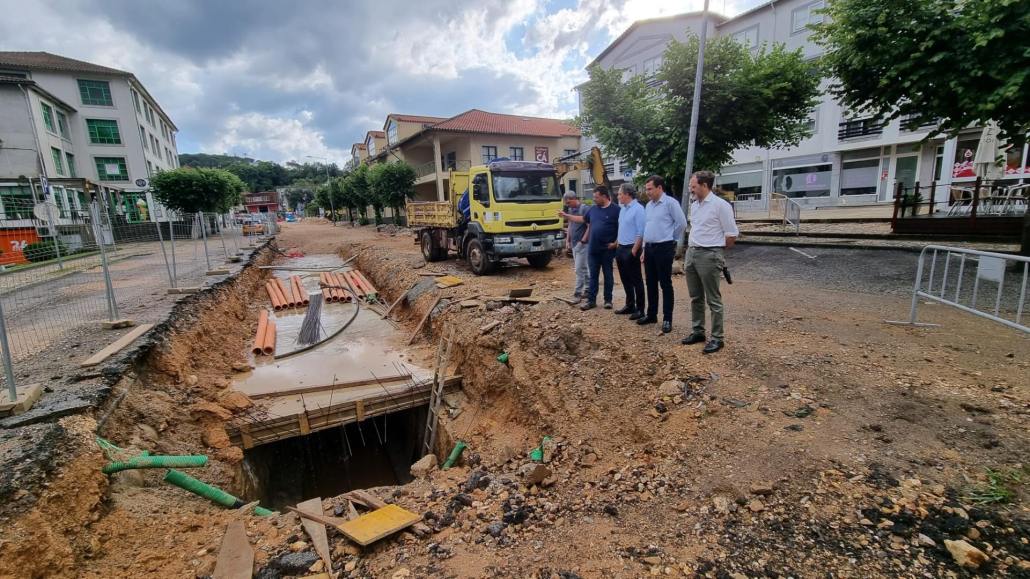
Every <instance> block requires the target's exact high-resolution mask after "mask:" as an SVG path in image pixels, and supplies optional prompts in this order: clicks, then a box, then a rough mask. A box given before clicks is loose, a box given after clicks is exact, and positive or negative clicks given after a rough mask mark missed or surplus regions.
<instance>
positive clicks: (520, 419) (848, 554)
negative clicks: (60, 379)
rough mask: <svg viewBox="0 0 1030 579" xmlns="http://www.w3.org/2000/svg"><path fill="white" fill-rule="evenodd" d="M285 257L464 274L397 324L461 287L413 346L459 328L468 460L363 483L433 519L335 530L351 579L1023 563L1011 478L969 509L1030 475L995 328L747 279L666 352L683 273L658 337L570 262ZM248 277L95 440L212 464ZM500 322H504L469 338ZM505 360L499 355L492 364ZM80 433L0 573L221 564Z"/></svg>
mask: <svg viewBox="0 0 1030 579" xmlns="http://www.w3.org/2000/svg"><path fill="white" fill-rule="evenodd" d="M279 247H280V248H283V249H287V248H294V247H296V248H298V249H301V250H304V251H307V252H308V253H318V252H325V251H326V250H327V249H329V248H332V249H333V250H341V253H342V254H343V255H348V256H349V255H352V254H353V253H357V254H358V256H359V257H358V258H357V261H356V264H357V265H358V267H359V268H360V269H361V270H362V271H363V272H365V273H366V275H368V276H369V277H370V278H372V280H373V281H374V282H375V284H376V285H377V287H378V288H379V290H380V291H381V292H383V293H384V294H385V297H386V298H387V300H388V301H390V302H392V301H393V300H394V299H396V298H397V297H398V296H399V295H400V294H401V292H404V291H406V290H408V289H409V288H411V287H412V286H413V285H414V284H416V283H417V282H419V281H420V280H421V279H423V278H422V277H420V276H419V275H418V273H419V272H426V271H436V272H446V273H450V274H453V275H457V276H458V277H460V278H462V279H463V281H464V284H463V285H460V286H457V287H454V288H449V289H446V290H436V289H435V288H434V289H429V291H425V292H423V293H421V295H419V297H418V298H417V299H416V300H415V301H414V303H411V304H407V305H404V306H399V309H398V316H397V317H398V318H399V320H400V321H401V322H402V323H403V324H404V325H406V326H407V327H408V328H409V330H413V329H414V327H415V324H417V323H418V321H419V320H420V319H421V318H422V316H423V315H424V314H425V313H426V310H427V309H428V308H429V307H430V305H431V304H432V303H433V302H434V301H435V299H436V296H438V295H443V296H446V297H448V298H450V300H449V301H445V302H443V303H444V304H445V305H444V306H443V307H442V308H441V309H439V310H437V312H436V314H435V315H434V316H433V318H432V321H431V322H430V324H429V326H430V328H429V329H428V330H426V331H425V333H424V334H423V336H422V337H421V338H420V339H419V341H418V342H417V348H418V352H417V354H419V355H420V356H421V357H422V358H423V359H431V355H432V353H433V352H435V346H436V344H437V341H438V340H439V339H440V338H441V336H442V335H443V333H444V331H445V328H451V327H453V328H455V331H456V340H457V347H456V348H455V355H454V357H453V360H452V369H453V371H454V372H455V373H459V374H462V375H463V376H464V397H463V403H462V404H461V406H460V407H459V408H457V409H455V410H454V411H453V412H452V416H453V418H452V419H451V420H449V421H448V422H447V424H446V434H447V436H445V442H444V443H443V444H444V445H449V443H450V442H452V441H453V440H456V439H460V440H463V441H466V442H467V443H468V444H469V450H467V451H466V454H465V455H464V458H463V461H462V463H461V464H460V466H459V467H457V468H454V469H451V470H447V471H436V472H434V473H433V474H432V475H430V477H429V478H426V479H419V480H417V481H415V482H413V483H410V484H409V485H405V486H403V487H398V488H394V489H377V490H376V492H378V493H379V494H380V496H383V497H384V498H387V499H388V500H389V501H390V502H397V503H398V504H400V505H402V506H404V507H406V508H408V509H411V510H414V511H415V512H418V513H421V514H424V519H425V522H426V523H427V524H428V525H430V526H431V527H432V528H433V530H434V533H433V534H432V535H430V536H428V537H426V538H422V539H415V538H414V537H412V536H410V535H405V536H400V537H395V538H391V539H387V540H384V541H381V542H379V543H378V544H376V545H374V546H373V547H371V548H369V549H366V550H365V551H364V552H360V551H358V550H356V549H354V548H353V547H350V546H349V545H347V542H346V541H345V540H344V539H343V538H342V537H341V536H340V535H339V534H337V533H336V532H335V531H331V532H330V541H331V543H332V546H333V548H334V557H333V562H334V567H336V568H337V569H338V570H342V569H343V568H344V567H345V566H346V567H347V568H348V569H349V571H347V572H344V573H343V576H361V577H403V576H410V577H429V576H441V577H487V576H490V577H495V576H507V577H575V576H581V577H634V576H642V575H671V576H679V575H687V576H691V575H696V576H711V577H756V576H770V577H777V576H794V577H826V576H834V577H896V576H912V577H915V576H946V575H954V576H965V575H968V574H976V573H982V574H997V575H1011V576H1021V575H1022V576H1026V575H1027V574H1028V573H1030V570H1028V567H1027V565H1028V563H1027V561H1030V547H1028V546H1027V537H1028V528H1030V527H1028V525H1027V519H1028V512H1027V509H1026V503H1025V502H1024V499H1025V496H1024V495H1025V487H1023V486H1020V485H1019V484H1018V483H1012V484H1011V485H1010V486H1011V487H1012V489H1013V491H1014V492H1015V496H1014V498H1013V499H1012V501H1011V502H1009V503H1007V504H1004V505H1000V506H984V507H980V506H976V505H974V504H972V503H971V501H969V500H968V499H967V498H966V494H967V492H968V490H969V488H970V485H971V484H973V483H979V482H982V481H983V480H984V473H985V469H986V468H992V469H996V470H1005V471H1006V472H1020V471H1022V472H1024V480H1026V477H1028V476H1030V474H1026V471H1025V466H1024V465H1023V464H1022V463H1021V461H1025V457H1026V456H1028V450H1030V448H1028V444H1027V441H1028V439H1027V435H1026V432H1027V429H1026V427H1027V416H1028V414H1030V410H1028V408H1030V400H1028V386H1030V384H1028V381H1027V379H1026V376H1027V375H1028V373H1027V369H1028V362H1027V360H1028V359H1030V357H1028V354H1030V344H1028V343H1027V341H1026V340H1025V339H1024V338H1022V337H1020V336H1017V335H1016V334H1015V333H1013V332H1010V331H1009V330H1006V329H1003V328H1001V327H999V326H995V325H993V324H991V323H989V322H986V321H981V320H977V319H974V318H971V317H968V316H966V315H964V314H961V313H959V312H950V311H936V310H935V311H934V317H935V321H941V322H943V323H944V324H945V328H946V330H941V329H910V328H902V327H894V326H885V325H883V324H882V320H883V319H884V318H888V317H897V315H899V314H898V312H900V311H904V309H905V306H904V299H903V298H899V297H892V296H883V295H872V294H863V293H860V292H849V293H842V292H833V291H829V290H820V289H815V288H809V287H802V286H799V285H798V284H796V283H789V282H780V281H776V280H762V281H748V280H746V279H742V280H738V281H737V283H735V284H734V285H733V288H732V290H727V291H726V293H725V296H726V301H727V312H728V315H727V326H728V328H729V333H730V336H731V339H732V341H731V342H730V343H729V345H728V347H727V349H726V350H724V351H723V352H720V353H719V354H717V355H715V356H711V357H703V356H701V354H700V352H699V350H698V349H697V348H688V347H684V346H681V345H679V339H678V338H679V337H680V335H681V333H682V331H683V329H684V328H685V327H686V324H687V322H686V321H685V320H684V318H685V317H686V316H687V315H688V314H686V312H685V307H684V305H685V303H686V299H685V295H684V294H685V288H684V287H683V282H682V279H678V280H676V282H675V283H676V284H677V286H676V287H677V290H678V291H679V292H680V296H681V297H680V300H679V303H680V304H681V305H679V307H678V308H677V312H676V315H677V316H678V317H677V330H676V332H675V333H673V334H670V335H665V336H663V335H661V334H658V333H657V332H656V331H655V330H654V329H653V328H654V326H649V327H646V328H640V327H638V326H636V325H633V324H630V323H628V322H627V321H626V320H625V319H622V318H619V317H616V316H614V315H613V314H612V312H610V311H606V310H602V309H598V310H594V311H591V312H586V313H583V312H580V311H579V310H578V309H575V308H573V307H570V306H569V305H567V304H565V303H563V302H560V301H556V300H551V299H548V298H549V297H550V296H551V295H561V296H566V295H567V294H568V293H570V289H569V288H570V280H571V275H570V274H571V267H570V266H569V263H568V261H567V260H564V259H560V260H556V261H555V262H554V263H552V265H551V266H550V267H549V268H547V269H545V270H534V269H531V268H528V267H525V266H522V267H513V268H506V269H504V270H503V271H501V272H500V273H498V274H497V275H495V276H491V277H475V276H473V275H471V273H470V272H469V271H468V270H467V268H465V267H464V266H463V265H462V264H460V263H459V262H457V261H454V260H450V261H446V262H441V263H433V264H424V262H423V261H422V259H421V257H420V255H419V253H418V246H417V245H416V244H415V243H414V242H413V239H412V237H411V236H409V235H405V234H403V233H400V234H396V235H390V234H386V233H375V232H374V230H373V229H372V228H368V227H365V228H356V229H351V228H342V227H341V228H336V229H331V228H330V227H328V226H326V225H323V224H318V223H315V222H304V223H298V224H291V225H288V226H287V227H286V228H285V229H284V231H283V233H282V234H281V235H280V236H279ZM735 273H736V272H735ZM261 279H262V273H261V272H260V271H258V270H256V269H254V270H250V271H248V272H247V273H246V274H244V276H243V277H242V278H241V279H240V281H239V282H238V283H237V284H236V286H235V287H234V288H233V289H231V290H227V291H226V292H224V294H223V295H221V296H219V298H218V299H216V300H210V301H208V302H205V304H206V305H205V306H204V307H201V308H199V309H198V310H197V311H196V316H194V317H193V318H192V319H191V320H189V321H182V322H181V323H180V324H178V325H177V330H176V333H175V335H174V336H172V337H170V339H169V340H168V343H167V344H166V345H165V347H163V348H160V352H159V353H158V354H156V355H155V356H154V358H153V359H152V360H151V361H150V364H149V367H148V368H147V369H141V371H140V373H139V375H138V376H134V377H126V380H125V385H126V386H127V387H128V394H127V395H126V397H125V399H124V401H123V402H122V403H121V405H120V406H119V408H118V410H117V411H116V412H115V413H114V414H113V416H112V418H111V419H110V423H109V426H107V428H106V429H105V430H103V431H102V432H103V434H104V436H105V437H107V438H109V439H111V440H112V441H115V442H119V443H125V445H129V444H130V443H131V444H132V445H134V447H135V448H148V449H152V450H154V449H156V450H157V451H160V452H167V453H175V454H181V453H187V452H205V449H204V446H203V443H202V441H201V433H202V432H203V430H204V429H205V428H208V427H210V426H217V424H218V420H217V419H215V418H210V417H208V416H209V415H210V413H206V414H205V413H204V412H199V413H197V412H195V413H193V415H191V413H190V409H191V408H193V409H195V410H196V409H197V407H196V405H197V404H198V403H202V402H210V403H217V401H218V400H219V394H220V393H221V391H222V390H223V389H224V387H225V386H226V385H227V380H228V378H229V376H230V370H229V369H230V368H231V366H232V365H233V363H235V362H239V361H242V360H243V359H244V354H243V353H244V352H245V351H246V346H247V341H248V340H249V339H250V337H251V336H250V333H251V332H252V330H253V326H254V325H255V324H256V311H257V309H256V304H254V303H252V302H251V300H250V296H253V295H254V294H255V288H258V287H260V281H261ZM423 283H426V284H427V285H429V284H428V283H427V282H423ZM430 287H431V286H430ZM513 287H533V288H534V293H533V296H534V297H539V298H544V300H543V301H542V302H541V303H539V304H536V305H529V304H515V305H509V306H506V307H504V308H501V309H497V310H492V311H488V310H487V309H486V308H484V307H475V308H462V307H460V306H459V305H458V303H457V302H458V301H460V299H464V298H469V297H473V296H477V295H478V296H490V295H503V294H505V293H506V291H507V289H509V288H513ZM416 291H418V290H416ZM620 292H621V290H620V289H619V288H617V289H616V293H617V295H618V294H619V293H620ZM491 307H492V306H491ZM491 320H498V321H501V322H502V323H501V325H499V326H498V327H495V328H494V329H492V330H491V331H490V332H489V333H486V334H485V335H482V334H481V331H480V328H481V327H482V326H483V325H484V324H485V323H487V322H489V321H491ZM502 351H504V352H507V353H508V356H509V358H508V362H507V363H506V364H502V363H500V362H498V361H497V356H498V354H499V353H500V352H502ZM191 375H192V376H196V380H195V381H194V380H193V379H192V378H191V377H190V376H191ZM1020 376H1022V378H1020ZM670 380H681V381H683V382H684V389H683V390H682V392H683V394H682V395H672V394H671V393H670V394H668V395H665V394H662V393H660V391H659V389H660V387H661V385H662V383H663V382H666V381H670ZM191 384H192V385H191ZM455 413H456V415H455ZM140 424H145V425H147V426H148V427H149V428H143V427H141V426H138V425H140ZM92 426H93V425H92V424H89V421H88V420H83V419H76V420H69V424H68V425H66V428H69V429H70V430H71V431H73V432H81V437H80V438H81V448H79V449H76V452H77V453H78V459H77V460H75V461H72V462H71V463H70V466H68V467H66V468H65V469H64V470H63V471H62V472H60V473H59V474H58V475H57V476H56V477H55V478H54V479H53V481H52V483H51V485H50V487H49V488H47V489H45V490H43V491H41V495H40V496H41V498H40V501H39V502H38V503H37V507H36V508H35V509H34V510H33V511H32V512H30V513H27V514H23V515H22V516H20V517H18V518H16V519H15V520H13V521H5V522H4V528H5V532H4V538H3V541H2V542H0V576H3V577H6V576H11V577H15V576H18V577H25V576H30V577H43V576H87V577H100V576H108V577H110V576H155V577H157V576H161V577H164V576H168V577H192V576H204V575H206V574H209V573H210V572H211V570H212V569H213V565H214V556H215V554H216V553H217V550H218V546H219V542H220V538H221V534H222V532H223V530H224V528H225V524H226V523H227V522H228V521H229V520H230V518H231V517H233V516H235V515H236V513H233V512H230V511H225V510H221V509H219V508H217V507H213V506H211V505H208V504H207V503H206V502H204V501H202V500H200V499H198V498H196V497H193V496H191V495H188V494H187V493H185V492H184V491H180V490H179V489H175V488H171V487H169V486H168V485H164V484H161V483H160V482H158V478H159V475H157V474H156V473H146V474H145V476H143V477H142V478H136V479H133V478H132V477H130V476H125V477H121V476H118V477H115V478H114V479H113V480H112V482H113V484H111V485H108V483H107V481H106V480H105V477H103V476H102V475H99V474H98V472H99V466H100V465H101V464H103V462H104V460H103V459H102V457H101V454H100V452H99V451H98V450H96V445H95V444H93V442H92V440H91V437H92V434H91V428H92ZM150 430H153V431H156V432H157V440H156V441H153V440H150V439H149V438H148V437H152V434H151V433H150ZM544 435H551V436H552V437H554V439H553V440H554V441H553V444H550V445H548V448H547V453H546V455H547V456H546V460H547V464H546V468H547V469H548V470H549V471H550V473H549V474H550V476H549V477H547V479H546V480H545V481H543V483H542V484H541V485H532V484H528V483H527V481H526V480H525V479H524V478H523V476H522V475H520V473H519V471H520V470H521V469H522V467H523V465H525V464H526V463H527V462H529V461H528V458H527V453H528V451H529V450H530V449H531V448H533V447H535V446H537V445H538V444H540V439H541V438H542V436H544ZM207 450H208V451H210V449H207ZM210 452H212V454H213V458H214V460H213V465H212V467H209V468H208V469H205V472H204V474H203V478H204V480H206V481H208V482H214V483H216V484H221V485H224V486H225V488H226V489H227V490H232V489H233V488H234V486H233V485H234V484H235V482H236V479H235V476H236V472H235V466H234V465H235V463H236V462H237V461H238V453H239V451H238V450H235V449H222V450H220V451H217V452H215V451H210ZM339 502H340V501H339V500H338V499H328V500H327V505H329V506H331V505H333V504H339ZM245 519H246V521H247V526H248V532H249V534H250V536H251V539H252V542H253V543H254V544H255V545H256V547H257V548H258V563H259V566H260V567H264V566H265V565H266V564H268V562H269V561H270V560H276V559H277V557H278V555H279V554H280V553H282V552H284V551H288V550H289V547H288V546H289V545H290V544H291V543H295V542H296V541H297V540H298V539H304V540H306V537H305V536H304V535H303V533H302V532H301V531H300V527H299V522H298V520H297V519H296V517H295V516H292V515H289V516H280V517H274V518H264V519H262V518H256V517H245ZM920 535H922V536H920ZM924 537H925V539H924ZM962 537H965V540H966V541H967V542H968V543H969V544H971V545H974V546H976V547H978V548H979V549H981V550H982V551H984V552H985V553H988V554H989V555H990V561H989V562H988V563H986V564H984V565H983V566H981V568H980V569H979V570H976V571H973V570H965V569H961V568H960V567H958V566H957V565H956V564H955V563H954V561H953V559H952V557H951V555H950V554H949V552H948V551H947V550H946V549H945V547H944V540H946V539H949V540H951V539H959V538H962ZM930 542H932V543H933V544H932V545H931V544H930ZM300 549H301V550H304V547H303V546H301V547H300ZM267 576H276V575H274V574H273V575H267Z"/></svg>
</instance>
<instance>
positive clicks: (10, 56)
mask: <svg viewBox="0 0 1030 579" xmlns="http://www.w3.org/2000/svg"><path fill="white" fill-rule="evenodd" d="M0 68H25V69H29V70H55V71H64V72H85V73H94V74H114V75H118V76H128V75H129V73H128V72H125V71H124V70H118V69H117V68H109V67H106V66H100V65H99V64H93V63H91V62H83V61H81V60H75V59H74V58H67V57H64V56H58V55H56V54H51V53H49V52H0Z"/></svg>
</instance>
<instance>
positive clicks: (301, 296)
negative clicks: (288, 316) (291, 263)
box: [290, 276, 311, 306]
mask: <svg viewBox="0 0 1030 579" xmlns="http://www.w3.org/2000/svg"><path fill="white" fill-rule="evenodd" d="M290 283H291V284H292V285H293V295H294V296H295V297H296V298H297V305H299V306H306V305H308V304H310V303H311V300H309V299H308V294H307V292H305V291H304V288H303V286H301V285H300V278H299V277H297V276H293V277H291V278H290Z"/></svg>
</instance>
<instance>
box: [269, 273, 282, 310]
mask: <svg viewBox="0 0 1030 579" xmlns="http://www.w3.org/2000/svg"><path fill="white" fill-rule="evenodd" d="M265 291H267V292H268V297H269V299H271V300H272V309H274V310H275V311H277V312H278V311H279V310H281V309H283V304H282V302H281V301H279V294H278V292H276V288H275V284H273V283H272V282H271V281H266V282H265Z"/></svg>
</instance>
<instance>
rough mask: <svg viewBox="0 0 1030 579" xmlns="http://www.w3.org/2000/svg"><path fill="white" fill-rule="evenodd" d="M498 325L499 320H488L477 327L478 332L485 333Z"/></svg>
mask: <svg viewBox="0 0 1030 579" xmlns="http://www.w3.org/2000/svg"><path fill="white" fill-rule="evenodd" d="M499 325H501V321H500V320H494V321H492V322H489V323H487V324H483V325H482V326H481V327H480V328H479V333H480V334H485V333H487V332H489V331H490V330H492V329H494V328H496V327H497V326H499Z"/></svg>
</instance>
